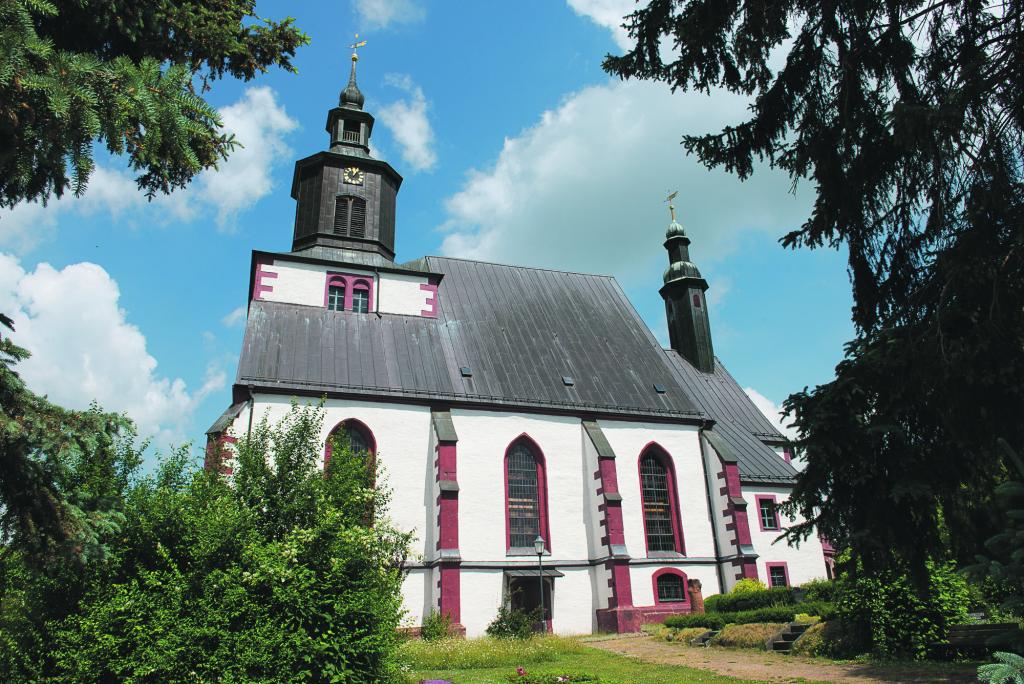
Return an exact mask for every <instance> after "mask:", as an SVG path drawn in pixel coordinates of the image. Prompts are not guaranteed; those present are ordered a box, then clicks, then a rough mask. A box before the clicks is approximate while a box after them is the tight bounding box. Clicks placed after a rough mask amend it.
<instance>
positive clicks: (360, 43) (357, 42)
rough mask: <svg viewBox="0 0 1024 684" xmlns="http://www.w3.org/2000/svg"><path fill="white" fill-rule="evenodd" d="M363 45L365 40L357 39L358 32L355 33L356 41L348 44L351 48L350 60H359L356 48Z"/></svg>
mask: <svg viewBox="0 0 1024 684" xmlns="http://www.w3.org/2000/svg"><path fill="white" fill-rule="evenodd" d="M364 45H366V41H365V40H359V34H358V33H357V34H356V42H354V43H352V44H351V45H349V47H350V48H352V61H353V62H358V61H359V54H358V53H357V52H356V50H358V49H359V48H361V47H363V46H364Z"/></svg>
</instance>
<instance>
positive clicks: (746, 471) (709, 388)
mask: <svg viewBox="0 0 1024 684" xmlns="http://www.w3.org/2000/svg"><path fill="white" fill-rule="evenodd" d="M665 356H666V358H667V359H668V360H669V362H670V363H671V365H672V368H673V369H674V370H675V372H676V380H677V382H678V383H679V384H681V385H682V386H683V387H685V388H686V390H687V391H688V392H689V393H690V396H691V397H693V399H694V401H695V402H696V403H697V405H698V406H699V407H700V408H701V410H702V411H703V412H704V413H706V414H707V415H708V416H710V417H711V418H712V419H713V420H714V421H715V425H714V427H713V428H712V432H713V433H715V435H716V437H714V438H712V442H713V445H714V446H715V449H716V450H717V451H726V452H728V453H724V454H722V456H723V457H726V458H733V459H735V460H736V461H737V462H738V463H739V466H740V474H741V475H742V477H743V479H744V480H745V481H748V482H767V483H779V484H790V483H792V481H793V478H794V477H795V476H796V470H795V469H794V468H793V466H791V465H790V464H788V463H786V462H785V461H784V460H783V459H782V458H779V455H778V454H777V453H776V452H775V450H774V449H772V448H771V447H770V446H768V445H767V444H765V442H770V443H775V444H780V445H781V444H783V443H785V441H786V438H785V437H783V436H782V435H781V434H780V433H779V431H778V430H777V429H776V428H775V426H773V425H772V424H771V423H770V422H769V421H768V419H767V418H765V416H764V414H763V413H761V411H760V410H759V409H758V408H757V407H756V406H754V403H753V402H752V401H751V400H750V398H749V397H748V396H747V393H746V392H744V391H743V388H742V387H740V386H739V383H737V382H736V380H734V379H733V377H732V375H730V374H729V371H727V370H726V369H725V366H723V365H722V362H721V361H719V360H718V359H717V358H716V359H715V372H714V373H702V372H701V371H699V370H697V369H696V368H694V367H693V366H692V365H691V364H690V362H689V361H687V360H686V359H684V358H683V357H682V356H680V355H679V354H678V353H677V352H676V351H674V350H672V349H666V350H665ZM762 440H763V441H762Z"/></svg>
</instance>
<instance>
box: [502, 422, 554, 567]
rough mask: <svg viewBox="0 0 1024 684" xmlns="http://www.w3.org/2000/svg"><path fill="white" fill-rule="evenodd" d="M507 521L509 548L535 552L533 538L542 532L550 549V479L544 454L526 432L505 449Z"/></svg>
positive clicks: (541, 534) (507, 542) (507, 543)
mask: <svg viewBox="0 0 1024 684" xmlns="http://www.w3.org/2000/svg"><path fill="white" fill-rule="evenodd" d="M505 521H506V527H507V537H506V545H507V548H508V549H509V550H512V549H516V550H526V549H528V550H529V551H530V553H533V541H534V539H536V538H537V535H540V536H542V537H543V538H544V543H545V547H546V548H547V549H548V550H551V538H550V534H549V532H548V520H547V483H546V478H545V474H544V457H543V455H542V454H541V452H540V449H539V448H538V447H537V445H536V444H535V443H534V442H533V440H531V439H530V438H529V437H526V436H525V435H524V436H522V437H520V438H518V439H517V440H516V441H514V442H512V444H511V445H509V447H508V449H507V450H506V451H505Z"/></svg>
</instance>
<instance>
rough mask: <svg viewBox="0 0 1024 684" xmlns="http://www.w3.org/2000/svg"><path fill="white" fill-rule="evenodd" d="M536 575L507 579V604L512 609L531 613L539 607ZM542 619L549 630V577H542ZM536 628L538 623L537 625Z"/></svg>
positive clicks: (538, 589)
mask: <svg viewBox="0 0 1024 684" xmlns="http://www.w3.org/2000/svg"><path fill="white" fill-rule="evenodd" d="M537 585H538V580H537V578H536V577H510V578H509V579H508V596H509V605H511V607H512V609H513V610H521V611H523V612H526V613H532V612H534V611H536V610H537V609H538V608H540V587H538V586H537ZM544 620H545V622H547V628H548V631H550V630H551V578H550V577H545V578H544ZM537 628H538V630H539V629H540V625H537Z"/></svg>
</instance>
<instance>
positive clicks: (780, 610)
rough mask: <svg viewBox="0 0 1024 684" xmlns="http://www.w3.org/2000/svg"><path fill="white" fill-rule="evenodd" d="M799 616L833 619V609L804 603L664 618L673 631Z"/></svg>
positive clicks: (776, 620) (828, 604) (780, 620)
mask: <svg viewBox="0 0 1024 684" xmlns="http://www.w3.org/2000/svg"><path fill="white" fill-rule="evenodd" d="M800 614H806V615H817V616H819V617H821V618H822V619H823V620H828V619H831V618H832V617H834V615H835V609H834V608H833V607H832V604H831V603H823V602H820V601H819V602H811V601H805V602H804V603H797V604H795V605H792V606H769V607H767V608H758V609H756V610H741V611H734V612H730V613H704V614H703V615H670V616H669V617H667V618H665V626H666V627H672V628H675V629H682V628H684V627H705V628H707V629H721V628H722V627H724V626H725V625H749V624H753V623H756V622H792V621H793V619H794V618H795V617H796V616H797V615H800Z"/></svg>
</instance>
